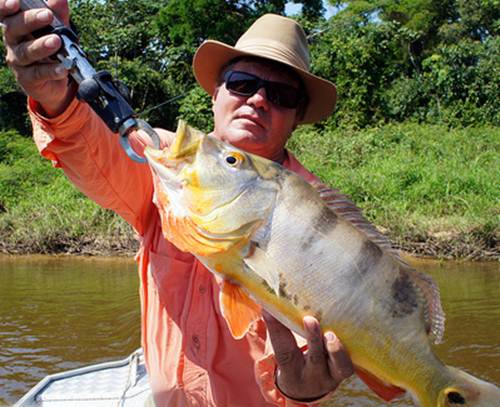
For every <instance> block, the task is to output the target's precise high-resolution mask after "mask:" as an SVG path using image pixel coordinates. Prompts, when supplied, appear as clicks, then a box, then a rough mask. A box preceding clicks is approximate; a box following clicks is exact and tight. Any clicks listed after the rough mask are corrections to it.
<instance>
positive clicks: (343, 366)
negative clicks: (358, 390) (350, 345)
mask: <svg viewBox="0 0 500 407" xmlns="http://www.w3.org/2000/svg"><path fill="white" fill-rule="evenodd" d="M325 348H326V350H327V352H328V369H329V370H330V375H331V376H332V378H333V379H334V380H336V381H337V384H338V383H340V382H341V381H342V380H344V379H346V378H348V377H349V376H351V375H352V374H353V373H354V368H353V366H352V362H351V358H350V357H349V355H348V353H347V351H346V350H345V348H344V345H342V343H341V342H340V340H339V339H338V338H337V336H335V334H334V333H333V332H326V333H325Z"/></svg>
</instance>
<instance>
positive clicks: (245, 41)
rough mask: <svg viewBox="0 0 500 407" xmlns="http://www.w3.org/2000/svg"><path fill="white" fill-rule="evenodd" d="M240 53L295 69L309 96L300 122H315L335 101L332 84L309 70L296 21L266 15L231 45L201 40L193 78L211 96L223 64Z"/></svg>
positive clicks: (307, 52)
mask: <svg viewBox="0 0 500 407" xmlns="http://www.w3.org/2000/svg"><path fill="white" fill-rule="evenodd" d="M242 56H256V57H260V58H267V59H271V60H273V61H278V62H281V63H283V64H285V65H288V66H289V67H291V68H293V69H294V70H295V71H296V72H297V74H298V75H299V76H300V77H301V78H302V81H303V82H304V85H305V87H306V90H307V95H308V98H309V103H308V106H307V109H306V112H305V114H304V117H303V119H302V120H301V121H300V122H301V123H314V122H317V121H320V120H323V119H325V118H326V117H328V116H329V115H330V114H331V113H332V111H333V108H334V107H335V101H336V89H335V85H334V84H333V83H332V82H330V81H327V80H325V79H321V78H320V77H318V76H315V75H313V74H311V73H310V72H309V49H308V46H307V39H306V35H305V33H304V30H302V27H301V26H300V25H299V24H298V23H297V22H296V21H294V20H292V19H290V18H287V17H283V16H279V15H276V14H265V15H263V16H262V17H260V18H259V19H257V20H256V21H255V22H254V23H253V24H252V25H251V26H250V28H249V29H248V30H247V31H246V32H245V33H244V34H243V35H242V36H241V37H240V38H239V40H238V41H237V42H236V45H235V46H234V47H232V46H230V45H227V44H224V43H223V42H219V41H213V40H207V41H205V42H203V44H201V45H200V47H199V48H198V50H197V51H196V54H195V56H194V59H193V70H194V75H195V77H196V80H197V81H198V83H199V84H200V85H201V87H202V88H203V89H205V90H206V91H207V92H208V94H209V95H213V94H214V91H215V88H216V86H217V81H218V78H219V75H220V70H221V69H222V67H224V66H225V65H226V64H227V63H229V62H230V61H231V60H233V59H235V58H237V57H242Z"/></svg>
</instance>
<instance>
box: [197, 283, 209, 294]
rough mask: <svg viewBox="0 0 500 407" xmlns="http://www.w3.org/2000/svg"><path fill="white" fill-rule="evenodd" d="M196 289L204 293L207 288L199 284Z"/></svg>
mask: <svg viewBox="0 0 500 407" xmlns="http://www.w3.org/2000/svg"><path fill="white" fill-rule="evenodd" d="M198 291H199V292H200V294H205V292H206V291H207V289H206V288H205V286H204V285H200V287H199V288H198Z"/></svg>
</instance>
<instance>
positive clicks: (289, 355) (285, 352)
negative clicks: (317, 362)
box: [263, 311, 302, 372]
mask: <svg viewBox="0 0 500 407" xmlns="http://www.w3.org/2000/svg"><path fill="white" fill-rule="evenodd" d="M263 316H264V320H265V321H266V325H267V330H268V332H269V338H270V339H271V343H272V345H273V350H274V357H275V358H276V363H277V364H278V366H279V367H283V366H286V365H296V364H299V363H301V362H302V353H301V352H300V349H299V348H298V346H297V342H296V341H295V338H294V336H293V334H292V332H291V331H290V330H289V329H288V328H287V327H286V326H284V325H283V324H282V323H281V322H279V321H278V320H277V319H276V318H274V317H273V316H272V315H270V314H269V313H267V312H265V311H264V312H263ZM300 367H301V366H297V368H300ZM286 371H287V372H288V371H290V369H289V367H287V369H286Z"/></svg>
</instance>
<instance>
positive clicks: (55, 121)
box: [28, 98, 153, 235]
mask: <svg viewBox="0 0 500 407" xmlns="http://www.w3.org/2000/svg"><path fill="white" fill-rule="evenodd" d="M28 112H29V116H30V119H31V122H32V126H33V138H34V140H35V143H36V145H37V147H38V150H39V151H40V154H41V155H42V156H43V157H45V158H47V159H49V160H51V161H52V163H53V165H54V166H55V167H58V168H61V169H62V170H63V171H64V173H65V174H66V176H67V177H68V178H69V179H70V181H71V182H72V183H73V184H75V186H76V187H77V188H78V189H79V190H80V191H82V192H83V193H84V194H85V195H86V196H88V197H89V198H90V199H92V200H94V201H95V202H97V203H98V204H99V205H100V206H102V207H104V208H107V209H111V210H113V211H115V212H116V213H118V214H119V215H120V216H121V217H123V218H124V219H125V220H126V221H127V222H128V223H130V224H131V225H132V226H133V227H134V229H135V230H136V231H137V232H138V233H139V234H140V235H142V234H143V233H144V229H145V224H146V222H147V219H148V217H149V216H150V215H151V213H150V212H151V211H152V210H153V205H152V194H153V181H152V175H151V172H150V170H149V168H148V166H147V165H143V164H140V163H136V162H134V161H132V160H131V159H130V158H129V157H128V156H127V155H126V154H125V152H124V150H123V149H122V148H121V146H120V143H119V140H118V137H119V136H118V135H117V134H113V133H112V132H111V131H110V130H109V129H108V128H107V127H106V125H105V124H104V122H102V120H101V119H100V118H99V117H98V116H97V115H96V114H95V113H94V112H93V111H92V110H91V109H90V107H89V106H88V105H87V104H86V103H82V102H80V101H78V100H77V99H76V98H75V99H74V100H73V101H72V102H71V104H70V105H69V106H68V108H67V109H66V110H65V111H64V112H63V113H62V114H60V115H59V116H57V117H54V118H46V117H44V116H43V115H42V114H41V113H40V108H39V105H38V103H37V102H36V101H35V100H33V99H31V98H28ZM129 140H130V145H131V146H132V148H133V149H134V150H135V151H136V152H137V153H139V154H142V152H143V150H144V147H145V145H146V139H145V138H144V137H142V136H141V135H140V134H138V133H137V132H133V133H132V134H131V135H130V137H129Z"/></svg>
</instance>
